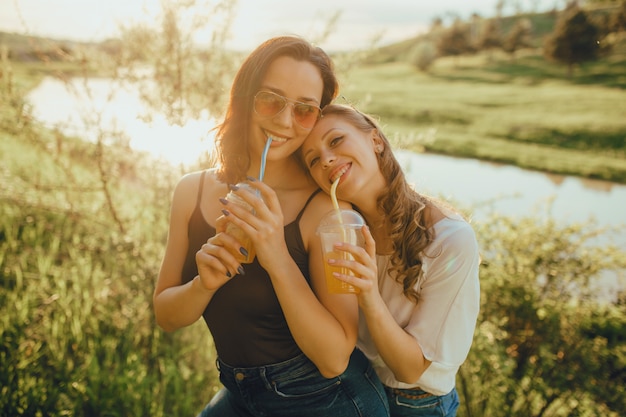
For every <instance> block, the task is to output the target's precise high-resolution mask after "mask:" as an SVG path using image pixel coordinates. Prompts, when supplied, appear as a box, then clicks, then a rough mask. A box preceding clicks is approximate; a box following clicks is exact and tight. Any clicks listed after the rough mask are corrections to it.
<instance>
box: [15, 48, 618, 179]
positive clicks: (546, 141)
mask: <svg viewBox="0 0 626 417" xmlns="http://www.w3.org/2000/svg"><path fill="white" fill-rule="evenodd" d="M529 68H534V71H533V72H531V71H530V70H529ZM615 68H618V69H619V68H623V70H624V73H626V54H624V55H623V56H622V55H617V57H616V58H613V59H612V62H611V63H610V65H609V63H602V62H600V63H593V64H589V65H588V66H587V67H584V68H580V69H579V70H578V72H577V73H576V74H577V75H576V76H575V77H574V78H573V79H571V80H568V79H565V77H564V73H563V74H561V75H559V73H558V72H557V71H558V70H560V68H558V67H556V66H555V65H552V64H549V63H546V62H543V61H539V60H538V56H537V53H536V52H533V51H529V52H526V54H524V55H520V56H519V57H517V58H516V61H515V63H512V62H510V58H508V57H504V56H501V57H495V58H494V56H490V57H489V59H487V57H486V56H481V55H477V56H472V57H460V58H459V57H456V58H440V59H439V60H438V61H437V63H436V65H435V66H434V67H433V68H432V69H431V71H430V72H429V73H423V72H420V71H418V70H416V69H415V68H413V67H411V66H410V65H408V64H406V63H388V64H376V65H369V66H361V67H357V68H354V69H353V70H351V72H350V74H346V75H345V76H344V80H342V81H343V82H342V85H343V88H342V95H343V98H342V99H345V100H347V101H348V102H350V103H352V104H354V105H355V106H357V107H358V108H359V109H361V110H363V111H366V112H369V113H371V114H373V115H375V116H377V117H379V118H380V121H381V123H382V125H383V126H384V128H385V131H386V133H387V135H388V136H389V137H390V139H391V140H392V141H393V143H394V145H395V146H397V147H398V148H399V149H406V150H411V151H415V152H428V153H435V154H442V155H448V156H458V157H465V158H472V159H478V160H483V161H492V162H498V163H503V164H509V165H514V166H517V167H520V168H525V169H531V170H535V171H540V172H545V173H554V174H561V175H573V176H577V177H581V178H590V179H600V180H605V181H611V182H616V183H621V184H626V118H624V114H626V89H624V88H622V87H621V85H622V84H620V83H621V82H622V81H620V78H619V77H618V76H616V75H614V74H613V75H612V73H611V72H612V71H613V72H614V71H615ZM81 71H82V70H79V69H77V68H74V67H72V66H71V65H70V66H68V64H67V63H63V62H61V63H45V64H44V63H28V64H17V65H15V66H14V74H15V78H16V80H17V82H16V84H17V85H18V86H21V87H23V88H24V89H26V90H29V89H31V88H34V87H35V86H36V85H37V83H38V82H40V81H41V80H42V79H43V77H45V76H47V75H52V76H59V75H60V74H62V75H63V76H77V75H79V74H80V73H81ZM602 71H604V72H605V73H606V74H608V75H607V76H606V77H605V82H604V83H603V82H601V81H597V82H596V83H595V84H593V83H590V82H589V80H590V75H589V73H595V74H599V73H602ZM597 78H598V79H599V80H602V78H601V77H599V76H598V77H597ZM624 85H626V83H624ZM340 101H341V100H340Z"/></svg>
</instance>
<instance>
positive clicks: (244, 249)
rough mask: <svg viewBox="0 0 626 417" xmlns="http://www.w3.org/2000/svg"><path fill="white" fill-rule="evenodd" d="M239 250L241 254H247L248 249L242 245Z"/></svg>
mask: <svg viewBox="0 0 626 417" xmlns="http://www.w3.org/2000/svg"><path fill="white" fill-rule="evenodd" d="M239 252H241V254H242V255H243V256H248V251H247V250H246V248H244V247H243V246H242V247H240V248H239Z"/></svg>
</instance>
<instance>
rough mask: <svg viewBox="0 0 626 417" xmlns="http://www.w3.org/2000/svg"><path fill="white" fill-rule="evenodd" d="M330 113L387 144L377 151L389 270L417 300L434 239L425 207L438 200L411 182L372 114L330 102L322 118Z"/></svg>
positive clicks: (405, 292)
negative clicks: (382, 181) (387, 227)
mask: <svg viewBox="0 0 626 417" xmlns="http://www.w3.org/2000/svg"><path fill="white" fill-rule="evenodd" d="M331 114H333V115H336V116H339V117H341V118H343V119H344V120H346V121H347V122H348V123H350V124H352V125H353V126H354V127H356V128H357V129H359V130H361V131H363V132H367V133H369V132H371V131H372V130H374V129H375V130H377V131H378V135H379V136H380V138H381V140H382V142H383V145H384V149H383V150H382V151H381V152H380V153H378V154H377V157H378V166H379V169H380V171H381V172H382V174H383V177H384V178H385V180H386V181H387V191H386V192H385V193H383V194H382V195H381V196H379V197H378V200H377V205H378V208H379V209H380V210H381V212H383V213H385V215H386V219H387V221H388V223H389V224H390V225H391V230H390V238H391V241H392V244H393V253H392V255H391V267H390V271H395V272H396V274H397V275H396V280H397V281H398V282H399V283H400V284H402V288H403V293H404V295H405V296H406V297H407V298H409V299H410V300H412V301H414V302H416V303H417V301H418V299H419V292H418V291H417V290H416V289H415V286H416V284H417V282H418V281H419V279H420V278H421V276H422V274H423V272H422V257H423V256H425V255H424V253H423V252H424V249H426V247H427V246H428V245H429V244H430V243H431V242H432V241H433V240H434V238H435V232H434V230H433V229H432V227H428V225H427V223H426V218H425V215H424V214H425V209H426V207H428V206H433V205H435V200H434V199H433V198H431V197H429V196H426V195H423V194H420V193H418V192H417V191H415V190H414V189H413V188H412V187H411V186H410V185H409V183H408V182H407V181H406V177H405V175H404V172H403V171H402V166H401V165H400V163H399V162H398V160H397V159H396V157H395V156H394V154H393V152H392V150H391V144H390V142H389V140H388V139H387V137H386V136H385V135H384V133H383V131H382V129H381V128H380V126H379V125H378V123H377V122H376V120H374V118H373V117H372V116H369V115H367V114H364V113H361V112H360V111H358V110H356V109H355V108H353V107H351V106H347V105H342V104H330V105H328V106H326V107H324V108H323V109H322V117H324V116H328V115H331ZM354 207H355V208H356V209H357V210H358V209H359V208H358V207H357V206H354Z"/></svg>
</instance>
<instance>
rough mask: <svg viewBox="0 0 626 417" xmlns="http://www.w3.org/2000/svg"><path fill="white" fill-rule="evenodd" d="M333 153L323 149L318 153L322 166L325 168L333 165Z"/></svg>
mask: <svg viewBox="0 0 626 417" xmlns="http://www.w3.org/2000/svg"><path fill="white" fill-rule="evenodd" d="M335 159H336V158H335V154H334V153H332V152H331V151H328V150H326V151H323V152H322V154H321V155H320V161H321V162H322V168H324V169H326V168H329V167H330V166H332V165H333V163H334V162H335Z"/></svg>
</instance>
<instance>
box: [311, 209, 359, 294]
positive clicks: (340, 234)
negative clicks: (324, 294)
mask: <svg viewBox="0 0 626 417" xmlns="http://www.w3.org/2000/svg"><path fill="white" fill-rule="evenodd" d="M364 224H365V220H364V219H363V217H362V216H361V215H360V214H359V213H357V212H356V211H354V210H346V209H344V210H332V211H330V212H328V213H327V214H326V215H325V216H324V217H323V218H322V220H321V221H320V224H319V226H318V227H317V234H318V235H319V237H320V240H321V243H322V254H323V256H324V271H325V273H326V286H327V288H328V292H330V293H332V294H356V293H358V292H359V289H358V288H356V287H355V286H353V285H351V284H348V283H346V282H343V281H341V280H340V279H337V278H335V276H334V275H333V272H339V273H340V274H344V275H354V274H353V273H352V271H351V270H350V269H348V268H344V267H338V266H334V265H330V264H329V263H328V259H348V260H352V259H353V257H352V255H350V254H349V253H347V252H343V251H337V250H335V249H334V247H333V245H334V244H335V243H337V242H345V243H350V244H353V245H357V246H360V247H362V248H364V247H365V238H364V237H363V232H362V231H361V229H362V227H363V225H364Z"/></svg>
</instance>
